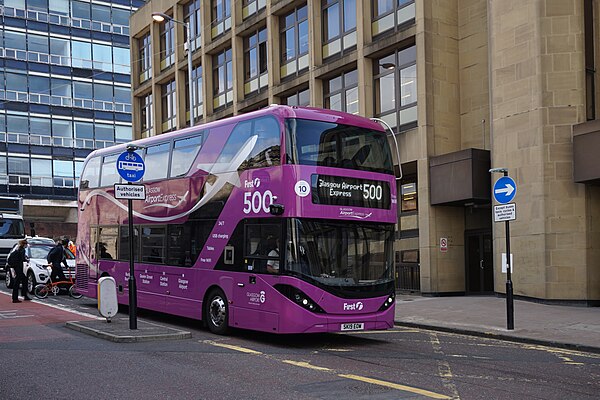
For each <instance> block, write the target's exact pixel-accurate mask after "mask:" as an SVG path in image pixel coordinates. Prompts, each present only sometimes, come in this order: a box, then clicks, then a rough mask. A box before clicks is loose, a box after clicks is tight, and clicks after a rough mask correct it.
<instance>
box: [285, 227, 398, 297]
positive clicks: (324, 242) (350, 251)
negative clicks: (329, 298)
mask: <svg viewBox="0 0 600 400" xmlns="http://www.w3.org/2000/svg"><path fill="white" fill-rule="evenodd" d="M393 229H394V228H393V226H392V225H389V226H388V225H381V224H379V225H377V224H367V223H348V222H343V223H342V222H332V221H324V220H312V219H297V218H293V219H290V220H288V229H287V240H286V243H287V246H286V253H285V260H286V262H285V263H284V268H283V271H282V273H284V274H285V273H288V274H291V275H296V276H299V277H301V278H303V279H305V280H309V281H312V282H316V283H318V284H320V285H321V286H328V287H336V288H337V289H338V291H342V293H343V294H344V292H345V291H346V290H345V289H348V290H349V291H352V292H356V291H360V292H361V294H363V295H364V294H368V292H369V291H372V290H377V291H379V290H381V289H382V286H386V284H389V283H390V282H393V262H392V253H393V251H392V246H393V234H394V231H393ZM378 287H379V288H378ZM386 287H387V286H386ZM346 294H347V293H346Z"/></svg>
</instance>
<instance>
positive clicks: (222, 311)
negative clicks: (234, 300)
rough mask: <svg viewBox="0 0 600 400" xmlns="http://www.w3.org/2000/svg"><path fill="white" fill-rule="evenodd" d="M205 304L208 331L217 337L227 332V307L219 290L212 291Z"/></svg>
mask: <svg viewBox="0 0 600 400" xmlns="http://www.w3.org/2000/svg"><path fill="white" fill-rule="evenodd" d="M207 300H208V301H207V302H206V311H205V315H206V323H207V324H208V329H209V330H210V331H211V332H212V333H215V334H217V335H225V334H227V332H229V305H228V304H227V297H225V294H224V293H223V291H222V290H221V289H213V290H211V292H210V293H209V295H208V298H207Z"/></svg>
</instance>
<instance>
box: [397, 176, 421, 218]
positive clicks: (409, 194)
mask: <svg viewBox="0 0 600 400" xmlns="http://www.w3.org/2000/svg"><path fill="white" fill-rule="evenodd" d="M407 180H408V181H409V182H410V181H412V182H410V183H404V182H405V181H407ZM400 205H401V206H400V212H401V213H405V212H410V211H417V182H416V180H415V178H413V179H404V180H403V183H402V185H400Z"/></svg>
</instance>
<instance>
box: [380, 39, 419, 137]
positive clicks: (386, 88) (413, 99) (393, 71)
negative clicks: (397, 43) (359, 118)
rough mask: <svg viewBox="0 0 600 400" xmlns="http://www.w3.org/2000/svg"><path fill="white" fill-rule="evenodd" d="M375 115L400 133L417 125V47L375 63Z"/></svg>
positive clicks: (397, 52) (401, 51)
mask: <svg viewBox="0 0 600 400" xmlns="http://www.w3.org/2000/svg"><path fill="white" fill-rule="evenodd" d="M373 76H374V79H375V116H376V117H378V118H381V119H383V120H384V121H386V122H387V123H388V124H389V125H390V126H391V127H392V128H393V129H395V130H396V131H397V132H399V131H404V130H407V129H411V128H414V127H416V126H417V65H416V47H415V46H411V47H408V48H406V49H402V50H399V51H396V52H394V53H392V54H390V55H388V56H385V57H382V58H380V59H376V60H374V63H373Z"/></svg>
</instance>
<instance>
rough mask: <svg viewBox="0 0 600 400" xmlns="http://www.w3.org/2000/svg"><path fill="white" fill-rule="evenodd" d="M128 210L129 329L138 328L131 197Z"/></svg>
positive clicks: (128, 201)
mask: <svg viewBox="0 0 600 400" xmlns="http://www.w3.org/2000/svg"><path fill="white" fill-rule="evenodd" d="M127 211H128V219H129V329H137V287H136V284H135V272H134V266H133V260H134V259H135V258H134V254H133V252H134V247H135V246H134V245H133V243H134V236H133V201H132V200H131V199H129V200H127Z"/></svg>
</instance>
